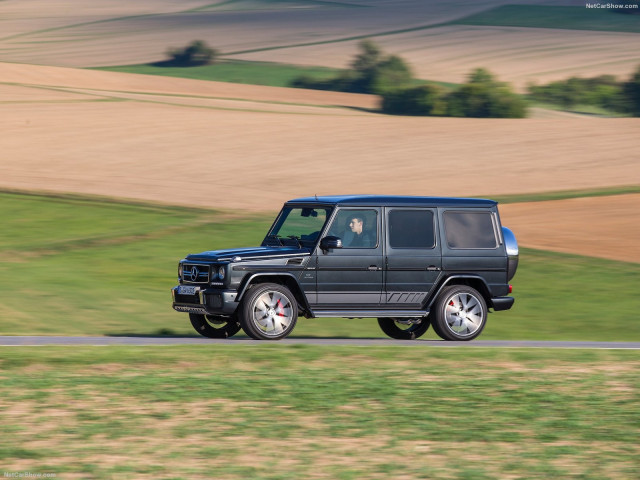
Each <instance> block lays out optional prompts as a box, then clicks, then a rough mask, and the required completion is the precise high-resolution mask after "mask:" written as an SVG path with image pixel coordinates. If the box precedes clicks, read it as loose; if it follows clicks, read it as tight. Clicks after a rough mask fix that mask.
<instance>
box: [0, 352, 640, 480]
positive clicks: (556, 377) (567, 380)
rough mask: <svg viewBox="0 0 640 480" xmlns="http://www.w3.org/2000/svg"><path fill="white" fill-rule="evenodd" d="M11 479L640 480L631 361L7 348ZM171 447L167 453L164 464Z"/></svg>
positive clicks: (634, 360)
mask: <svg viewBox="0 0 640 480" xmlns="http://www.w3.org/2000/svg"><path fill="white" fill-rule="evenodd" d="M0 367H1V368H2V374H1V375H2V382H1V383H0V392H1V393H2V402H1V403H0V410H1V411H2V413H3V417H4V421H3V422H2V425H0V431H1V432H2V435H0V459H1V460H2V464H3V469H4V471H5V472H16V471H30V472H38V473H47V472H48V473H56V474H57V475H58V476H59V477H62V478H77V477H81V478H97V479H102V478H105V479H106V478H137V479H147V478H174V479H179V478H185V479H186V478H190V479H193V478H224V479H240V478H253V479H297V478H319V479H323V478H331V479H345V480H346V479H359V478H368V479H388V478H406V479H414V478H415V479H419V478H429V479H451V478H458V479H491V478H521V479H530V478H531V479H532V478H582V479H600V478H609V479H616V478H620V479H623V478H633V477H634V475H635V473H637V469H638V467H639V466H640V465H639V461H638V459H639V458H640V447H639V445H640V420H639V419H640V404H639V403H638V398H639V394H640V391H639V389H640V387H639V385H640V378H639V375H638V371H639V368H638V367H640V360H639V359H638V356H637V354H636V353H634V352H628V351H586V350H572V351H551V350H527V351H523V350H490V349H472V350H468V349H464V351H463V350H449V349H447V350H440V349H417V350H416V349H410V352H409V351H408V350H407V349H403V348H397V347H388V348H359V347H311V346H283V345H267V346H263V345H251V346H246V347H238V346H236V347H227V346H222V347H220V346H218V347H216V349H211V348H209V347H201V346H198V347H166V348H158V347H107V348H90V347H86V348H85V347H81V348H74V349H73V350H71V351H69V350H68V349H66V348H57V347H39V348H2V349H0ZM159 452H161V454H159Z"/></svg>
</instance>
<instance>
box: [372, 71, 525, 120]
mask: <svg viewBox="0 0 640 480" xmlns="http://www.w3.org/2000/svg"><path fill="white" fill-rule="evenodd" d="M382 111H383V112H384V113H390V114H396V115H431V116H436V115H437V116H440V115H449V116H452V117H480V118H523V117H526V116H527V107H526V103H525V102H524V100H523V99H522V98H521V97H520V96H519V95H516V94H515V93H513V92H512V91H511V89H510V88H509V87H508V86H507V85H506V84H504V83H500V82H498V81H497V80H496V79H495V77H494V76H493V75H492V74H491V73H490V72H489V71H488V70H486V69H484V68H479V69H476V70H474V71H473V72H471V74H470V75H469V81H468V82H467V83H465V84H464V85H462V86H461V87H460V88H458V89H457V90H455V91H454V92H451V93H450V94H448V95H446V96H443V93H442V90H441V89H439V88H438V87H435V86H433V85H423V86H420V87H414V88H405V89H395V90H390V91H388V92H386V93H385V94H383V98H382Z"/></svg>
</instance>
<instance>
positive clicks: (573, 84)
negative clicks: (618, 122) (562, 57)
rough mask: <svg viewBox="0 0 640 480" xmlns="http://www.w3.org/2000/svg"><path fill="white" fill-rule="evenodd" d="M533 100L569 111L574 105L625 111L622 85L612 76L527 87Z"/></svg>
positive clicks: (575, 79) (571, 79) (572, 79)
mask: <svg viewBox="0 0 640 480" xmlns="http://www.w3.org/2000/svg"><path fill="white" fill-rule="evenodd" d="M529 95H530V98H531V99H533V100H537V101H540V102H545V103H552V104H555V105H560V106H562V107H563V108H566V109H570V108H574V107H575V106H576V105H595V106H598V107H602V108H606V109H609V110H614V111H618V112H624V111H626V110H627V106H626V103H627V101H626V100H625V95H624V93H623V85H622V84H621V83H620V82H618V81H617V80H616V78H615V77H614V76H613V75H600V76H599V77H593V78H578V77H572V78H569V79H568V80H560V81H556V82H551V83H549V84H548V85H543V86H535V85H532V86H530V87H529Z"/></svg>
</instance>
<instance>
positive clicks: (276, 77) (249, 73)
mask: <svg viewBox="0 0 640 480" xmlns="http://www.w3.org/2000/svg"><path fill="white" fill-rule="evenodd" d="M92 70H105V71H111V72H125V73H137V74H142V75H161V76H166V77H179V78H191V79H195V80H209V81H217V82H230V83H243V84H248V85H267V86H270V87H290V86H291V83H292V82H293V80H295V79H296V78H298V77H301V76H305V77H310V78H313V79H315V80H318V81H319V80H328V79H330V78H334V77H336V76H338V75H339V74H340V72H341V71H342V70H340V69H336V68H328V67H303V66H297V65H287V64H282V63H273V62H250V61H240V60H225V61H222V62H220V63H216V64H214V65H203V66H199V67H168V66H158V65H153V64H142V65H116V66H110V67H95V68H93V69H92ZM425 84H430V85H438V86H440V87H442V88H444V89H445V90H452V89H454V88H455V87H456V86H457V84H455V83H447V82H434V81H429V80H422V79H418V78H416V79H413V82H412V85H425Z"/></svg>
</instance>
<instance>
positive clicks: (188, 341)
mask: <svg viewBox="0 0 640 480" xmlns="http://www.w3.org/2000/svg"><path fill="white" fill-rule="evenodd" d="M274 344H277V345H351V346H361V347H366V346H377V347H385V346H403V347H423V348H429V347H434V348H452V347H463V348H473V347H484V348H591V349H628V350H640V342H566V341H541V340H473V341H471V342H444V341H440V340H414V341H402V340H392V339H386V338H375V339H374V338H300V337H297V338H296V337H291V338H286V339H284V340H280V341H279V342H265V341H262V342H260V341H256V340H249V339H247V338H230V339H224V340H223V339H220V340H218V339H208V338H203V337H189V336H184V337H180V336H175V337H168V336H143V335H141V336H132V337H125V336H122V337H120V336H111V337H51V336H0V346H45V345H74V346H75V345H88V346H106V345H247V346H257V345H274Z"/></svg>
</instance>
